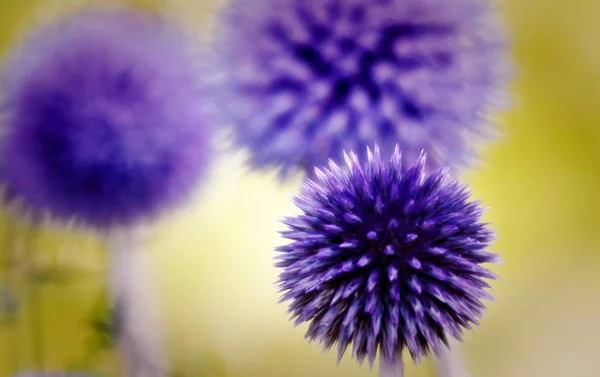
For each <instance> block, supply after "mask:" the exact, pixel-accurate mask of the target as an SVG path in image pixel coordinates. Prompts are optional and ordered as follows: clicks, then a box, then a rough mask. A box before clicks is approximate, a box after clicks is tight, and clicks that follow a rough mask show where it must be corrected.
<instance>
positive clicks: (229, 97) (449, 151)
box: [215, 0, 509, 174]
mask: <svg viewBox="0 0 600 377" xmlns="http://www.w3.org/2000/svg"><path fill="white" fill-rule="evenodd" d="M224 7H225V10H224V11H223V12H224V16H223V17H222V18H221V19H220V21H221V22H220V29H216V30H217V33H218V35H219V36H220V37H219V38H217V39H216V42H215V43H216V44H217V45H218V47H217V51H218V52H219V53H220V54H219V55H220V56H219V58H220V59H219V63H218V64H219V66H218V67H219V68H220V70H221V71H222V72H220V71H219V72H220V73H222V74H223V76H224V81H225V84H224V85H225V89H224V90H223V92H222V93H221V95H222V96H223V98H222V101H221V102H222V105H223V107H224V110H223V111H224V112H225V113H226V114H228V115H230V119H231V122H233V123H234V124H235V127H234V131H233V132H234V134H235V138H236V141H237V143H238V144H239V145H241V146H243V147H247V148H248V149H249V150H250V163H251V164H252V165H253V166H255V167H264V166H266V167H273V166H274V167H278V168H280V169H281V170H282V173H284V174H285V173H286V172H287V171H288V170H289V169H291V168H296V167H299V168H301V169H303V170H305V171H307V173H308V174H312V167H313V166H315V165H316V166H322V165H325V164H326V163H327V160H328V159H329V158H333V159H335V160H337V161H340V160H341V157H342V151H343V150H350V149H353V150H356V151H357V153H358V154H359V157H360V158H362V157H364V148H363V146H365V145H372V144H373V142H376V143H377V144H379V145H380V146H381V148H382V153H384V154H390V153H391V152H392V151H393V149H394V145H395V144H396V143H399V144H400V147H401V149H402V151H403V153H404V155H405V156H406V157H407V158H409V159H415V158H417V157H418V155H419V153H420V151H421V150H422V149H425V150H426V151H427V152H428V154H429V156H430V157H429V159H428V165H429V167H435V166H438V165H440V164H444V165H449V166H451V167H452V168H457V167H464V166H468V165H470V164H472V163H473V162H474V161H477V159H476V158H475V157H476V154H477V153H476V152H477V142H478V141H481V138H482V137H484V136H485V137H489V136H491V135H493V134H494V133H495V128H494V127H493V125H492V124H491V121H490V117H489V111H490V105H498V104H499V101H497V100H498V98H499V94H500V93H502V90H503V89H504V87H505V85H506V82H505V81H506V79H507V77H508V61H509V59H508V56H507V50H506V46H505V41H504V31H503V29H502V27H501V24H500V22H498V19H497V13H495V9H494V8H493V6H492V3H490V2H489V1H487V0H483V1H479V0H475V1H472V0H452V1H445V0H426V1H423V0H420V1H410V0H376V1H365V0H327V1H320V0H309V1H301V0H282V1H271V0H252V1H245V0H231V1H228V2H226V3H225V5H224ZM217 92H218V91H217Z"/></svg>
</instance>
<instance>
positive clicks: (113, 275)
mask: <svg viewBox="0 0 600 377" xmlns="http://www.w3.org/2000/svg"><path fill="white" fill-rule="evenodd" d="M141 236H142V235H141V234H140V233H138V232H135V231H122V232H115V233H113V234H111V236H110V245H111V250H110V252H111V264H110V271H109V273H110V275H109V279H110V288H111V291H112V295H113V303H114V308H115V315H116V318H115V319H116V323H117V335H116V336H117V347H118V350H119V352H120V354H121V359H122V360H121V361H122V363H123V368H124V371H125V376H127V377H166V376H167V366H166V358H165V355H164V351H163V347H162V340H161V335H160V331H159V325H158V319H157V308H156V306H155V302H154V300H153V297H152V296H153V295H152V289H151V284H150V279H149V276H148V271H147V266H146V261H145V259H144V258H145V256H144V254H143V247H142V245H143V242H142V240H141Z"/></svg>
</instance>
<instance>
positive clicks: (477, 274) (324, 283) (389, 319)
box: [277, 147, 497, 364]
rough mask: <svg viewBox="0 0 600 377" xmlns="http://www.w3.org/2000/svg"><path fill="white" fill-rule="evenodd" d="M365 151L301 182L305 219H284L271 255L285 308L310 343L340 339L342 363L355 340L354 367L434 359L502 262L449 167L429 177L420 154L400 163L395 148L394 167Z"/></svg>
mask: <svg viewBox="0 0 600 377" xmlns="http://www.w3.org/2000/svg"><path fill="white" fill-rule="evenodd" d="M365 154H366V156H367V157H366V159H365V160H364V161H362V162H361V161H359V158H358V156H357V155H356V154H355V153H354V152H351V153H350V155H349V156H345V159H346V164H347V169H342V168H340V167H339V166H338V165H337V164H336V163H335V162H333V161H330V163H329V166H328V167H327V168H325V169H324V170H319V169H317V170H316V173H315V177H316V178H315V180H310V179H308V180H307V181H306V182H305V186H304V191H303V193H302V194H301V195H300V196H299V197H297V198H296V201H295V202H296V204H297V206H298V207H299V209H300V210H301V211H302V213H301V214H300V215H298V216H295V217H290V218H286V219H285V220H284V224H285V225H286V226H287V229H286V230H285V231H283V232H282V234H283V236H284V237H285V238H287V239H288V240H290V242H289V243H288V244H287V245H284V246H281V247H279V248H278V249H277V250H278V252H279V254H278V257H277V259H278V262H277V267H278V268H280V269H281V273H280V275H279V285H280V289H281V290H282V292H283V297H282V301H289V303H290V304H289V305H290V306H289V311H290V313H291V314H292V317H293V318H294V319H295V323H296V324H300V323H303V322H309V327H308V332H307V334H306V336H307V337H308V338H309V339H311V340H317V341H319V342H320V343H322V344H323V346H324V347H325V349H329V348H331V347H332V346H333V345H334V344H336V343H337V349H338V357H339V358H341V357H342V355H343V354H344V352H345V351H346V349H347V347H348V346H349V345H350V344H352V354H353V356H354V357H355V358H356V359H357V360H358V361H359V362H361V363H362V362H363V360H364V359H365V358H367V359H368V360H369V362H370V363H371V364H372V363H373V361H374V360H375V357H376V354H377V352H380V355H381V357H384V358H386V359H387V360H394V359H395V358H396V357H397V355H398V354H399V353H400V351H402V350H404V349H407V350H408V351H409V353H410V354H411V356H412V358H413V359H415V360H418V359H419V358H420V357H422V356H427V355H430V354H431V353H435V354H438V353H439V352H440V350H441V346H442V345H443V344H447V342H448V339H449V336H452V337H455V338H457V339H461V336H462V335H461V334H462V331H463V328H470V327H471V326H472V325H473V324H477V323H478V319H479V318H480V316H481V315H482V312H483V310H484V304H483V302H482V301H483V299H490V298H491V296H490V294H489V293H488V292H486V289H487V288H489V285H488V282H487V280H488V279H494V278H495V275H494V274H493V273H492V272H491V271H490V270H488V269H487V268H485V267H483V266H482V264H483V263H488V262H495V261H496V260H497V256H496V255H495V254H493V253H491V252H489V251H488V250H487V248H488V246H489V244H490V242H491V241H492V238H493V232H492V230H490V229H489V228H488V226H487V224H486V223H484V222H482V221H481V215H482V211H483V210H482V207H481V206H480V205H479V203H477V202H474V201H470V200H469V195H470V194H469V191H468V190H467V187H466V186H465V185H462V184H460V183H458V182H457V181H455V180H454V179H452V178H450V176H449V175H448V170H447V169H446V168H443V167H441V168H438V169H436V170H434V171H433V172H432V173H430V174H427V173H425V172H424V169H425V164H426V157H425V154H422V155H421V156H420V157H418V158H417V160H416V161H415V162H414V163H413V164H412V165H409V166H404V167H403V166H402V160H403V158H402V157H401V155H400V152H399V151H398V149H396V150H395V151H394V152H393V154H392V156H391V159H390V160H389V162H388V161H384V160H382V158H381V156H380V151H379V148H378V147H375V150H374V153H373V154H372V153H371V151H370V150H367V152H366V153H365ZM378 350H379V351H378Z"/></svg>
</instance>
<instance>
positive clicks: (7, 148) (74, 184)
mask: <svg viewBox="0 0 600 377" xmlns="http://www.w3.org/2000/svg"><path fill="white" fill-rule="evenodd" d="M190 46H191V44H188V41H187V40H186V39H185V37H184V36H183V34H180V33H179V32H178V31H177V30H176V29H175V28H174V27H172V26H171V25H168V24H166V23H165V22H162V21H161V20H160V19H159V18H158V17H155V16H152V15H150V14H145V13H141V12H137V11H133V10H127V9H121V8H91V9H87V10H84V11H80V12H78V13H75V14H72V15H71V16H69V17H67V18H65V19H62V20H60V21H58V22H56V23H54V24H50V25H46V26H45V27H42V28H40V29H38V30H36V31H34V32H33V33H32V34H31V35H29V36H28V38H27V39H26V40H25V41H24V42H23V43H22V44H21V45H20V46H17V47H16V48H15V49H14V50H13V51H12V52H11V54H10V55H9V59H8V61H7V62H6V64H5V67H4V70H3V72H2V73H3V77H2V79H3V80H2V83H1V87H0V91H1V92H2V94H3V96H4V97H3V99H2V104H1V105H2V108H1V113H0V114H1V115H2V117H3V122H2V123H1V131H2V138H1V140H0V173H1V174H0V176H1V178H2V183H3V184H4V185H5V186H6V190H7V192H8V194H7V200H9V201H15V200H16V201H19V202H21V203H23V204H24V206H25V207H26V208H27V209H28V210H29V212H31V213H32V214H34V215H36V214H44V213H49V214H50V215H52V216H53V217H54V218H58V219H62V220H70V219H72V218H75V219H77V220H80V221H81V223H83V224H88V225H92V226H96V227H108V226H111V225H124V224H129V223H131V222H134V221H138V220H140V219H142V218H144V217H147V216H152V215H155V214H157V213H158V212H160V211H162V210H163V209H166V208H167V207H169V206H170V205H173V204H177V203H179V202H180V201H181V200H182V199H183V198H185V197H187V196H188V195H189V194H190V193H191V191H192V190H193V189H194V187H195V185H196V184H197V183H198V181H199V180H200V179H201V177H202V176H203V175H204V173H205V170H206V167H207V162H208V160H209V156H210V144H209V136H210V132H209V127H208V124H207V120H206V119H205V117H204V116H203V113H202V111H201V110H200V109H201V105H202V101H203V99H204V97H203V92H202V90H200V88H199V86H198V84H197V81H198V80H197V77H196V76H197V75H198V74H199V72H198V71H197V69H196V67H195V62H194V57H193V56H192V50H191V49H190Z"/></svg>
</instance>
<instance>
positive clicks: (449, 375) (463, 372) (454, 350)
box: [437, 344, 470, 377]
mask: <svg viewBox="0 0 600 377" xmlns="http://www.w3.org/2000/svg"><path fill="white" fill-rule="evenodd" d="M437 370H438V376H439V377H469V376H470V375H469V372H468V371H467V367H466V365H465V362H464V358H463V356H462V353H461V352H460V347H459V345H458V344H455V345H453V346H452V347H443V349H442V352H441V354H440V356H439V357H438V358H437Z"/></svg>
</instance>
